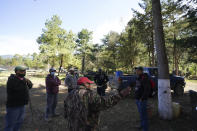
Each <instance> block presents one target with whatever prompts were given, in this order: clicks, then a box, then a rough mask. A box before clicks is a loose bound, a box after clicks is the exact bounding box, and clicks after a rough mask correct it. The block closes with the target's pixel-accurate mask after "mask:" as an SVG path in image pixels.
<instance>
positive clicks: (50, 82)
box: [45, 68, 61, 121]
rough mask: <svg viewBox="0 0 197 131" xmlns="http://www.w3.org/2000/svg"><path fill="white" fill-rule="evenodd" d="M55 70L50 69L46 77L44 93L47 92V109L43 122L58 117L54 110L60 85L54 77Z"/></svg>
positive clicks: (58, 80)
mask: <svg viewBox="0 0 197 131" xmlns="http://www.w3.org/2000/svg"><path fill="white" fill-rule="evenodd" d="M55 72H56V70H55V69H54V68H51V69H50V70H49V74H48V75H47V77H46V81H45V82H46V92H47V107H46V114H45V120H46V121H49V120H50V118H51V117H55V116H58V114H56V113H55V109H56V106H57V102H58V99H57V98H58V92H59V85H61V81H60V79H59V78H58V77H57V76H56V75H55Z"/></svg>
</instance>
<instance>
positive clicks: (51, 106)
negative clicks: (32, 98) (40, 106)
mask: <svg viewBox="0 0 197 131" xmlns="http://www.w3.org/2000/svg"><path fill="white" fill-rule="evenodd" d="M57 96H58V95H57V94H49V93H47V107H46V114H45V118H48V117H49V116H53V115H55V109H56V106H57Z"/></svg>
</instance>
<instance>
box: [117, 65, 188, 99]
mask: <svg viewBox="0 0 197 131" xmlns="http://www.w3.org/2000/svg"><path fill="white" fill-rule="evenodd" d="M135 69H136V68H135ZM135 69H134V73H135ZM143 69H144V73H147V74H148V76H149V77H150V79H152V81H154V83H155V89H156V91H157V89H158V68H157V67H144V68H143ZM120 78H121V79H122V82H123V86H124V87H128V86H129V85H130V84H132V83H135V80H136V75H121V76H120ZM170 87H171V90H173V91H174V93H175V95H177V96H181V95H183V93H184V88H185V79H184V77H181V76H176V75H170Z"/></svg>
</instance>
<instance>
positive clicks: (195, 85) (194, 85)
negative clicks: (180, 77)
mask: <svg viewBox="0 0 197 131" xmlns="http://www.w3.org/2000/svg"><path fill="white" fill-rule="evenodd" d="M189 90H194V91H197V83H194V82H190V81H187V82H186V87H185V91H189Z"/></svg>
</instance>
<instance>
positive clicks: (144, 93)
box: [135, 67, 151, 131]
mask: <svg viewBox="0 0 197 131" xmlns="http://www.w3.org/2000/svg"><path fill="white" fill-rule="evenodd" d="M136 75H137V79H136V86H135V99H136V105H137V108H138V111H139V114H140V120H141V123H140V126H139V127H138V128H139V129H143V131H148V114H147V100H148V97H149V94H150V90H151V83H150V80H149V78H148V76H147V75H145V74H144V73H143V67H138V68H137V70H136Z"/></svg>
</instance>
